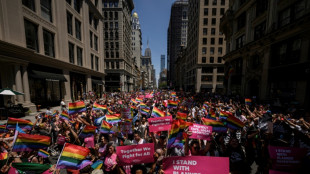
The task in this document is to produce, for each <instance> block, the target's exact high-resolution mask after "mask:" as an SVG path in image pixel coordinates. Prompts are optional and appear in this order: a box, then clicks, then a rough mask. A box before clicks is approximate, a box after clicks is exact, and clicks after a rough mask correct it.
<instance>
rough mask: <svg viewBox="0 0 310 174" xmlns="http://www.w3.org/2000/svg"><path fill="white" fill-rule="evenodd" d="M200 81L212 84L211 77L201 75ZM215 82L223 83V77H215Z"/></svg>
mask: <svg viewBox="0 0 310 174" xmlns="http://www.w3.org/2000/svg"><path fill="white" fill-rule="evenodd" d="M201 81H202V82H212V81H213V76H210V75H209V76H206V75H203V76H201ZM216 81H217V82H223V81H224V76H217V77H216Z"/></svg>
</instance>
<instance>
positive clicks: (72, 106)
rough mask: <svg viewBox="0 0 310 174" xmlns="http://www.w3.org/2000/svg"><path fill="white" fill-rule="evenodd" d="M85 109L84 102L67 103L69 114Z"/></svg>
mask: <svg viewBox="0 0 310 174" xmlns="http://www.w3.org/2000/svg"><path fill="white" fill-rule="evenodd" d="M84 111H86V107H85V103H84V102H82V101H79V102H75V103H69V115H72V114H76V113H79V112H84Z"/></svg>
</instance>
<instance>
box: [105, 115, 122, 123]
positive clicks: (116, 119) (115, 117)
mask: <svg viewBox="0 0 310 174" xmlns="http://www.w3.org/2000/svg"><path fill="white" fill-rule="evenodd" d="M105 118H106V120H107V122H109V123H111V124H115V123H118V122H120V121H122V120H121V115H120V114H113V115H106V116H105Z"/></svg>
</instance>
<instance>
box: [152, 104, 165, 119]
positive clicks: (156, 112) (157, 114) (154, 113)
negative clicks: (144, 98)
mask: <svg viewBox="0 0 310 174" xmlns="http://www.w3.org/2000/svg"><path fill="white" fill-rule="evenodd" d="M152 116H153V117H164V116H165V113H164V112H163V111H161V110H159V109H158V108H157V107H155V106H154V107H153V111H152Z"/></svg>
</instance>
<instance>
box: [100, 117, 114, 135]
mask: <svg viewBox="0 0 310 174" xmlns="http://www.w3.org/2000/svg"><path fill="white" fill-rule="evenodd" d="M112 127H113V126H112V125H111V124H109V123H108V122H106V121H104V120H102V123H101V126H100V133H103V134H108V133H114V132H113V131H111V129H112Z"/></svg>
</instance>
